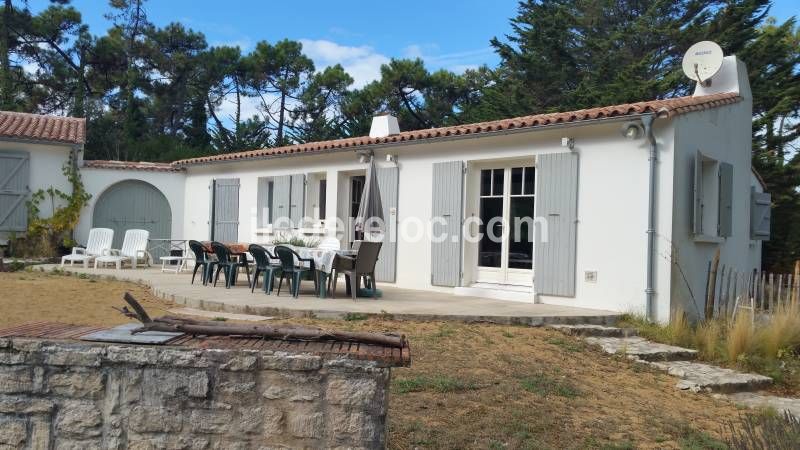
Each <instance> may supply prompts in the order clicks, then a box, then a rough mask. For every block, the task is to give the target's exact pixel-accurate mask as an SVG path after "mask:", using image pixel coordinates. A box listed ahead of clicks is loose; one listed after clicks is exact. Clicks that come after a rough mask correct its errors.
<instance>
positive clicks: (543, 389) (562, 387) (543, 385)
mask: <svg viewBox="0 0 800 450" xmlns="http://www.w3.org/2000/svg"><path fill="white" fill-rule="evenodd" d="M520 386H522V389H525V390H526V391H528V392H533V393H534V394H537V395H541V396H548V395H556V396H559V397H567V398H572V397H578V396H579V395H581V392H580V391H579V390H578V389H577V388H576V387H575V386H573V385H572V384H571V383H570V382H569V381H567V380H558V379H556V378H553V377H550V376H548V375H545V374H542V373H539V374H535V375H532V376H529V377H526V378H523V379H522V380H520Z"/></svg>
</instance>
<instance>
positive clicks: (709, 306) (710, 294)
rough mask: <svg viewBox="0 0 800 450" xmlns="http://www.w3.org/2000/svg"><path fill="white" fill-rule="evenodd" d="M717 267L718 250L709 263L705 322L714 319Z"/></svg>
mask: <svg viewBox="0 0 800 450" xmlns="http://www.w3.org/2000/svg"><path fill="white" fill-rule="evenodd" d="M718 267H719V248H717V252H716V253H714V259H713V260H712V261H711V271H710V272H709V278H708V290H707V291H706V310H705V316H706V320H711V319H713V318H714V291H715V290H716V287H717V268H718Z"/></svg>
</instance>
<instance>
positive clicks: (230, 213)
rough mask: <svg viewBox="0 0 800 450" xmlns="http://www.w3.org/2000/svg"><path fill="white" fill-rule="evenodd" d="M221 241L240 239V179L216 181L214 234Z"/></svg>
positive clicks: (214, 238) (215, 238)
mask: <svg viewBox="0 0 800 450" xmlns="http://www.w3.org/2000/svg"><path fill="white" fill-rule="evenodd" d="M212 239H213V240H215V241H219V242H237V241H238V240H239V179H238V178H219V179H217V180H215V183H214V235H213V237H212Z"/></svg>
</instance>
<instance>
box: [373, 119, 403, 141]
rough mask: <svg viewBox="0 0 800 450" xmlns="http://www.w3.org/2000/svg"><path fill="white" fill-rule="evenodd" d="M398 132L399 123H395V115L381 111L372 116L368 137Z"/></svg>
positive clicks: (384, 135)
mask: <svg viewBox="0 0 800 450" xmlns="http://www.w3.org/2000/svg"><path fill="white" fill-rule="evenodd" d="M398 133H400V125H398V124H397V117H395V116H393V115H391V114H389V113H383V114H378V115H377V116H375V117H373V118H372V126H371V127H370V128H369V137H371V138H379V137H386V136H391V135H393V134H398Z"/></svg>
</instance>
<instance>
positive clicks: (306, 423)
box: [286, 408, 325, 439]
mask: <svg viewBox="0 0 800 450" xmlns="http://www.w3.org/2000/svg"><path fill="white" fill-rule="evenodd" d="M286 431H287V432H288V433H289V434H290V435H292V436H294V437H296V438H314V439H319V438H321V437H322V436H324V434H325V417H324V416H323V415H322V413H320V412H316V411H315V410H314V409H310V408H292V409H290V410H289V411H288V415H287V417H286Z"/></svg>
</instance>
